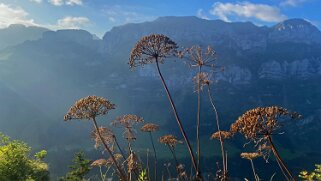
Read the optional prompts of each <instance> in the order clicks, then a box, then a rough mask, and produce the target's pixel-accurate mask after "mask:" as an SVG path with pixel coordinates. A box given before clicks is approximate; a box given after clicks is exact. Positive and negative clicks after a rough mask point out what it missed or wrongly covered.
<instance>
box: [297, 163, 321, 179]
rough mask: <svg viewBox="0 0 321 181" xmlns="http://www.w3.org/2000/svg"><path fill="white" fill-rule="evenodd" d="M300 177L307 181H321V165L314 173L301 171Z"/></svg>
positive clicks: (316, 167)
mask: <svg viewBox="0 0 321 181" xmlns="http://www.w3.org/2000/svg"><path fill="white" fill-rule="evenodd" d="M299 177H300V178H302V179H303V180H306V181H313V180H315V181H321V164H316V165H315V169H314V171H312V172H308V171H306V170H303V171H301V172H300V175H299Z"/></svg>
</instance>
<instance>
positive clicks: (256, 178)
mask: <svg viewBox="0 0 321 181" xmlns="http://www.w3.org/2000/svg"><path fill="white" fill-rule="evenodd" d="M250 162H251V167H252V171H253V175H254V178H255V180H256V181H260V179H259V178H258V176H257V174H256V173H255V167H254V163H253V160H252V159H250Z"/></svg>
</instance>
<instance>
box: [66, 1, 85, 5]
mask: <svg viewBox="0 0 321 181" xmlns="http://www.w3.org/2000/svg"><path fill="white" fill-rule="evenodd" d="M66 4H67V5H71V6H73V5H79V6H80V5H82V0H67V1H66Z"/></svg>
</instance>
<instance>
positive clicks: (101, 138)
mask: <svg viewBox="0 0 321 181" xmlns="http://www.w3.org/2000/svg"><path fill="white" fill-rule="evenodd" d="M93 123H94V127H95V129H96V131H97V133H98V136H99V139H100V140H101V142H102V143H103V145H104V147H105V149H106V150H107V152H108V153H109V155H110V157H111V159H112V160H113V162H114V165H115V166H116V169H117V171H118V172H119V176H120V178H121V180H123V181H126V180H127V177H126V176H125V174H124V172H123V170H122V169H121V168H120V167H119V165H118V163H117V161H116V159H115V157H114V155H113V153H112V151H111V150H110V148H109V147H108V145H107V143H106V142H105V140H104V139H103V137H102V136H101V133H100V131H99V128H98V125H97V121H96V118H95V117H94V118H93Z"/></svg>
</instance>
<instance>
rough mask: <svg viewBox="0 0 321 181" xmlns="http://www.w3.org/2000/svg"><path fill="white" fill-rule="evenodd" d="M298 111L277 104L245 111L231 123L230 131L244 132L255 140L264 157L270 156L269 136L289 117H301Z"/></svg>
mask: <svg viewBox="0 0 321 181" xmlns="http://www.w3.org/2000/svg"><path fill="white" fill-rule="evenodd" d="M299 117H300V115H299V114H298V113H292V112H289V111H288V110H287V109H285V108H282V107H277V106H271V107H258V108H255V109H251V110H249V111H247V112H245V113H244V114H243V115H242V116H240V117H239V118H238V119H237V120H236V122H235V123H233V124H232V125H231V128H230V132H231V133H232V134H235V133H237V132H239V133H241V134H243V135H244V136H245V138H246V139H248V140H250V141H251V142H253V143H254V144H255V145H254V146H255V147H257V148H258V152H260V153H261V154H262V155H264V157H265V158H266V157H268V155H269V152H270V149H269V148H271V147H270V146H269V144H268V137H269V136H271V135H272V134H275V133H276V131H277V130H278V129H279V128H280V127H281V123H280V122H281V121H284V120H286V119H288V118H291V119H293V118H299Z"/></svg>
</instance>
